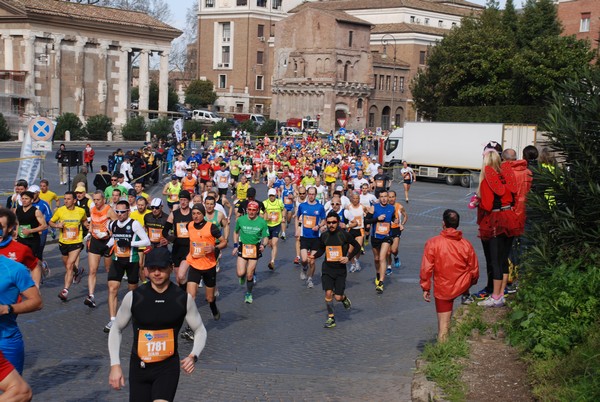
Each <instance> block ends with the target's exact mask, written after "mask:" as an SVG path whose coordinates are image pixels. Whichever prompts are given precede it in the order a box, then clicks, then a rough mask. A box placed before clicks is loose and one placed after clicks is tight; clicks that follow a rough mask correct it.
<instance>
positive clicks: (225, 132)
mask: <svg viewBox="0 0 600 402" xmlns="http://www.w3.org/2000/svg"><path fill="white" fill-rule="evenodd" d="M208 131H209V133H211V134H214V133H216V132H217V131H220V132H221V139H224V138H225V137H227V138H230V137H231V125H230V124H229V123H227V122H226V121H220V122H218V123H215V124H213V125H211V126H210V128H209V130H208Z"/></svg>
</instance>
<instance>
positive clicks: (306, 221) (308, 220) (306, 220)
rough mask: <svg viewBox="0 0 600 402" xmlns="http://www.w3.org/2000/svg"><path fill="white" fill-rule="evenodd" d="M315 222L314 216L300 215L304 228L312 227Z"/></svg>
mask: <svg viewBox="0 0 600 402" xmlns="http://www.w3.org/2000/svg"><path fill="white" fill-rule="evenodd" d="M316 224H317V217H316V216H309V215H302V225H304V228H305V229H312V228H314V227H315V225H316Z"/></svg>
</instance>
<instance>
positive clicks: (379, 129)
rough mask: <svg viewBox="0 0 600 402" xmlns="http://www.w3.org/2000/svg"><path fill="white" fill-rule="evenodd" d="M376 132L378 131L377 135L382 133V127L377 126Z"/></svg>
mask: <svg viewBox="0 0 600 402" xmlns="http://www.w3.org/2000/svg"><path fill="white" fill-rule="evenodd" d="M375 132H376V133H377V135H381V127H377V129H376V130H375Z"/></svg>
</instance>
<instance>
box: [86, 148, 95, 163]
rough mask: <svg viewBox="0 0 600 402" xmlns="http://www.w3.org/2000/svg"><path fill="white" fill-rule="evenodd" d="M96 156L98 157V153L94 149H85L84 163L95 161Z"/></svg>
mask: <svg viewBox="0 0 600 402" xmlns="http://www.w3.org/2000/svg"><path fill="white" fill-rule="evenodd" d="M94 155H96V151H94V148H90V150H89V151H88V150H87V148H84V149H83V163H89V162H93V161H94Z"/></svg>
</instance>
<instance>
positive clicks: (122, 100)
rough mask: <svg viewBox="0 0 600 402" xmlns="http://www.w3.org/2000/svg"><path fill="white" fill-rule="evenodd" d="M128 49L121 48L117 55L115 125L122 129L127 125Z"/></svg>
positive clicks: (129, 49)
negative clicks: (117, 87)
mask: <svg viewBox="0 0 600 402" xmlns="http://www.w3.org/2000/svg"><path fill="white" fill-rule="evenodd" d="M130 52H131V48H130V47H126V46H121V49H120V54H119V97H118V100H117V119H116V120H115V124H116V125H117V126H120V127H123V125H124V124H125V123H127V110H128V109H129V108H130V105H129V53H130Z"/></svg>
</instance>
